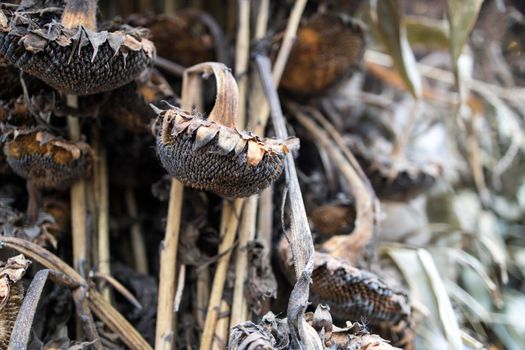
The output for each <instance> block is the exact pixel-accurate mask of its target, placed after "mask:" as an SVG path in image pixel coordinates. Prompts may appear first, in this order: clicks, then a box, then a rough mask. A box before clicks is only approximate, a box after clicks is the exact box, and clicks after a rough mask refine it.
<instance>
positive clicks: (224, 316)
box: [211, 299, 230, 350]
mask: <svg viewBox="0 0 525 350" xmlns="http://www.w3.org/2000/svg"><path fill="white" fill-rule="evenodd" d="M229 312H230V305H228V302H227V301H226V300H224V299H223V300H222V301H221V308H220V315H221V317H220V318H219V320H218V321H217V326H216V327H215V337H214V339H213V344H212V347H211V349H212V350H224V349H226V345H227V342H228V331H229V329H228V325H229V323H230V317H229V316H228V313H229Z"/></svg>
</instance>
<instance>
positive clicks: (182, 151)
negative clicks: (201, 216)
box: [156, 107, 296, 198]
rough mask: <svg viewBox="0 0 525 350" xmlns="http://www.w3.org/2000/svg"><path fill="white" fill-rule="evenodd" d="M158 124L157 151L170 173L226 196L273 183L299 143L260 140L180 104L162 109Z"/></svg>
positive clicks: (247, 191)
mask: <svg viewBox="0 0 525 350" xmlns="http://www.w3.org/2000/svg"><path fill="white" fill-rule="evenodd" d="M156 123H157V125H158V127H157V128H156V129H157V152H158V154H159V158H160V160H161V162H162V165H163V166H164V168H166V170H168V172H169V173H170V175H172V176H174V177H175V178H177V179H178V180H179V181H181V182H182V183H184V184H185V185H187V186H190V187H194V188H197V189H202V190H207V191H212V192H215V193H217V194H218V195H220V196H223V197H227V198H236V197H246V196H250V195H252V194H256V193H259V192H261V191H262V190H263V189H265V188H266V187H268V186H270V185H271V184H272V183H273V182H274V181H275V180H276V179H277V178H278V177H279V176H280V175H281V173H282V171H283V167H284V158H285V156H286V154H287V153H288V152H289V151H290V149H291V148H292V149H293V148H295V144H296V142H295V141H294V140H288V141H284V142H280V141H276V140H271V139H261V138H259V137H257V136H255V135H253V134H251V133H249V132H245V131H239V130H237V129H235V128H230V127H227V126H224V125H221V124H220V123H217V122H214V121H209V120H206V119H204V118H203V116H202V115H199V114H196V113H189V112H186V111H184V110H182V109H180V108H177V107H173V108H172V109H169V110H166V111H161V112H160V114H159V117H158V119H157V122H156Z"/></svg>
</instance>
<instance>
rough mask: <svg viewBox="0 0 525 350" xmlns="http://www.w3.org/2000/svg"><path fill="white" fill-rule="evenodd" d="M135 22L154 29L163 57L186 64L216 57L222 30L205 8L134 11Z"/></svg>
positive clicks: (134, 23) (130, 21)
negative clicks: (167, 12)
mask: <svg viewBox="0 0 525 350" xmlns="http://www.w3.org/2000/svg"><path fill="white" fill-rule="evenodd" d="M128 23H129V24H131V25H133V26H140V27H145V28H148V29H149V30H150V33H151V41H153V43H154V44H155V47H156V48H157V53H158V55H159V56H160V57H162V58H166V59H169V60H170V61H173V62H177V63H179V64H181V65H183V66H185V67H189V66H192V65H195V64H198V63H202V62H206V61H212V60H214V59H215V56H216V55H215V51H216V45H217V44H216V38H215V37H214V36H216V35H217V34H219V35H220V34H222V33H214V31H218V30H220V27H219V26H218V25H217V23H215V21H214V20H213V18H212V17H211V16H210V15H208V14H207V13H205V12H203V11H199V10H196V9H183V10H180V11H177V13H175V15H173V16H168V15H164V14H161V15H149V16H148V15H146V16H144V15H142V14H141V15H133V16H131V17H130V18H129V19H128Z"/></svg>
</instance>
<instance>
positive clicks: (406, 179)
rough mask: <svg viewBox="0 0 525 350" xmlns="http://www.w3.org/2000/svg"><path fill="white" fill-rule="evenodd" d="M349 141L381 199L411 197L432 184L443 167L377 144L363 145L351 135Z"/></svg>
mask: <svg viewBox="0 0 525 350" xmlns="http://www.w3.org/2000/svg"><path fill="white" fill-rule="evenodd" d="M376 141H378V140H376ZM349 143H350V146H351V149H352V152H353V153H354V155H355V157H356V159H357V161H358V162H359V164H360V165H361V167H362V168H363V170H364V172H365V173H366V175H367V177H368V178H369V179H370V183H371V185H372V187H373V188H374V191H375V192H376V194H377V196H378V197H379V198H380V199H382V200H390V201H402V202H403V201H408V200H411V199H413V198H415V197H417V196H419V195H420V194H422V193H424V192H426V191H428V190H429V189H430V188H432V186H433V185H434V184H435V183H436V182H437V181H438V180H439V178H440V177H441V176H442V175H443V167H442V166H441V164H439V163H437V162H432V161H418V160H416V159H411V158H410V157H409V156H408V155H405V154H401V155H398V156H394V155H392V154H389V153H388V152H385V150H382V149H381V148H380V147H373V145H372V146H368V147H367V146H365V144H364V143H363V142H362V141H361V139H359V138H351V139H349ZM376 143H379V142H376Z"/></svg>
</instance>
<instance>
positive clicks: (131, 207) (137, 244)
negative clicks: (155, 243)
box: [126, 188, 149, 275]
mask: <svg viewBox="0 0 525 350" xmlns="http://www.w3.org/2000/svg"><path fill="white" fill-rule="evenodd" d="M126 207H127V210H128V215H129V218H130V219H131V220H132V222H133V223H132V224H131V228H130V233H131V248H132V250H133V262H134V263H135V270H137V272H139V273H142V274H144V275H147V274H148V273H149V272H148V258H147V256H146V243H144V236H143V235H142V230H141V229H140V224H139V223H138V222H137V220H138V211H137V201H136V199H135V192H133V189H131V188H128V189H126Z"/></svg>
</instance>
